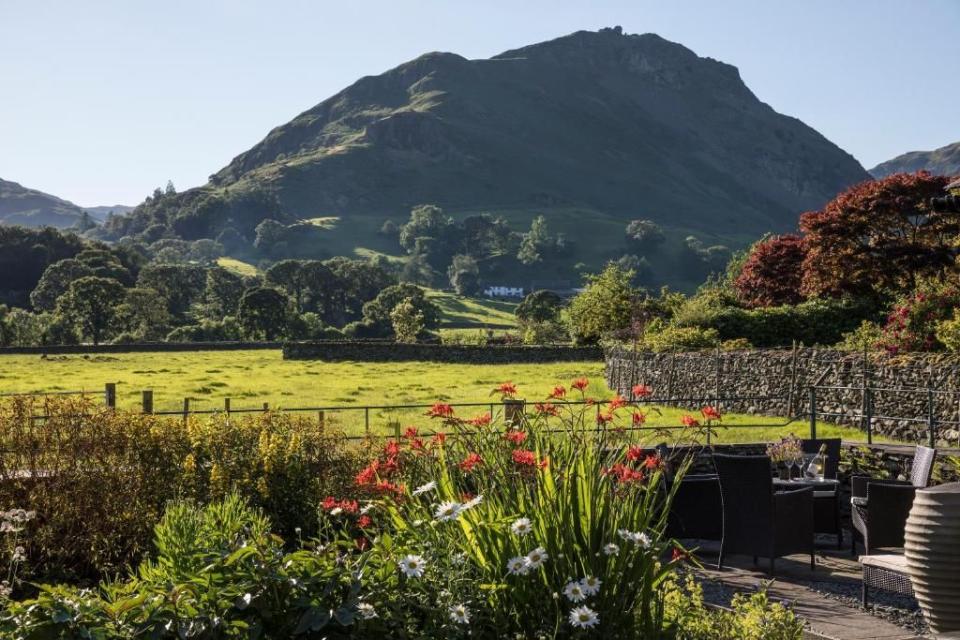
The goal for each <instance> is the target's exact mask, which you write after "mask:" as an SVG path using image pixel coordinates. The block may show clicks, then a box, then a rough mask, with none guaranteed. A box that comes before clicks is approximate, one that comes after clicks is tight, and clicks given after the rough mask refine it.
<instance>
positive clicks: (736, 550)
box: [713, 454, 815, 574]
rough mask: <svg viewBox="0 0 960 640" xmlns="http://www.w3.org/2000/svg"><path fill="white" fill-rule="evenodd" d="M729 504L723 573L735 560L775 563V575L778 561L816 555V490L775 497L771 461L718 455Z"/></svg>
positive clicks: (723, 496) (720, 565)
mask: <svg viewBox="0 0 960 640" xmlns="http://www.w3.org/2000/svg"><path fill="white" fill-rule="evenodd" d="M713 462H714V465H715V466H716V468H717V475H718V476H719V479H720V495H721V499H722V503H723V540H722V542H721V544H720V557H719V559H718V560H717V568H718V569H722V568H723V560H724V558H725V557H726V556H728V555H731V554H744V555H752V556H753V559H754V562H756V561H757V558H758V557H761V556H762V557H765V558H769V560H770V573H771V574H772V573H773V572H774V568H775V561H776V559H777V558H780V557H783V556H786V555H790V554H793V553H809V554H810V568H811V569H813V568H814V566H815V558H814V549H813V489H812V488H810V487H804V488H802V489H796V490H793V491H784V492H779V493H775V492H774V490H773V478H772V474H771V466H770V458H768V457H767V456H729V455H719V454H715V455H714V456H713Z"/></svg>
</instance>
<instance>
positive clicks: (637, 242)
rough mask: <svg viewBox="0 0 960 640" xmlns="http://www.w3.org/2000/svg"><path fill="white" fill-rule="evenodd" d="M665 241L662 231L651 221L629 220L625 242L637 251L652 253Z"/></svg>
mask: <svg viewBox="0 0 960 640" xmlns="http://www.w3.org/2000/svg"><path fill="white" fill-rule="evenodd" d="M665 240H666V238H665V237H664V235H663V230H662V229H660V225H658V224H657V223H656V222H654V221H653V220H631V221H630V223H629V224H628V225H627V242H628V243H629V244H631V245H633V246H634V247H636V248H637V249H639V250H642V251H653V250H654V249H656V248H657V247H658V246H660V245H661V244H663V242H664V241H665Z"/></svg>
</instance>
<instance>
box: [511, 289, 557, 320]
mask: <svg viewBox="0 0 960 640" xmlns="http://www.w3.org/2000/svg"><path fill="white" fill-rule="evenodd" d="M562 308H563V298H561V297H560V296H559V295H557V294H556V293H554V292H553V291H547V290H546V289H540V290H537V291H533V292H531V293H528V294H527V295H526V297H524V299H523V301H522V302H521V303H520V304H519V305H517V309H516V311H515V312H514V313H515V314H516V316H517V319H518V320H520V321H521V322H554V321H556V320H559V319H560V310H561V309H562Z"/></svg>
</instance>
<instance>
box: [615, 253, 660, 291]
mask: <svg viewBox="0 0 960 640" xmlns="http://www.w3.org/2000/svg"><path fill="white" fill-rule="evenodd" d="M617 265H618V266H619V267H620V268H621V269H623V270H624V271H633V281H634V283H636V284H641V283H643V282H645V281H646V280H647V279H648V278H649V277H650V273H651V272H652V271H653V268H652V267H651V266H650V262H649V261H648V260H647V259H646V258H645V257H641V256H637V255H634V254H632V253H625V254H624V255H622V256H620V257H619V258H617Z"/></svg>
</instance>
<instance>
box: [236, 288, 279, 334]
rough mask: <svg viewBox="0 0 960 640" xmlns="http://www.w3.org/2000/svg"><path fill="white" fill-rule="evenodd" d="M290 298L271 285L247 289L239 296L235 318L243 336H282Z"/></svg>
mask: <svg viewBox="0 0 960 640" xmlns="http://www.w3.org/2000/svg"><path fill="white" fill-rule="evenodd" d="M290 307H291V300H290V298H288V297H287V296H286V295H285V294H284V293H283V292H282V291H278V290H277V289H274V288H272V287H255V288H253V289H247V291H245V292H244V294H243V297H242V298H240V310H239V314H238V317H237V320H238V321H239V322H240V329H241V331H242V332H243V335H244V337H246V338H248V339H250V340H276V339H278V338H280V337H282V336H283V334H284V332H285V331H286V328H287V321H288V319H289V317H290V312H291V309H290Z"/></svg>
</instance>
